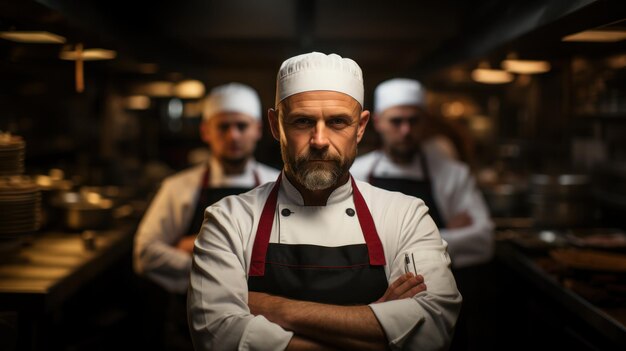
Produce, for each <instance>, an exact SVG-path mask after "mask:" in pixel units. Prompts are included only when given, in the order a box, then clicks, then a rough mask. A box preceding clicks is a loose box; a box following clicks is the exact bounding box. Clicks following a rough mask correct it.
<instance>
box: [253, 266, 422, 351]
mask: <svg viewBox="0 0 626 351" xmlns="http://www.w3.org/2000/svg"><path fill="white" fill-rule="evenodd" d="M424 290H426V285H425V284H424V278H423V277H422V276H421V275H417V276H416V275H414V274H413V273H406V274H404V275H402V276H400V277H399V278H398V279H397V280H396V281H395V282H393V283H392V284H391V285H390V286H389V287H388V288H387V291H386V292H385V294H384V295H383V296H382V297H381V298H380V299H378V300H377V301H376V302H377V303H378V302H385V301H391V300H398V299H404V298H410V297H412V296H414V295H415V294H417V293H419V292H421V291H424ZM248 306H249V307H250V311H251V313H252V314H254V315H263V316H264V317H265V318H267V319H268V320H270V321H272V322H274V323H276V324H278V325H280V326H281V327H283V328H284V329H287V330H290V331H293V332H294V336H293V338H292V339H291V341H290V342H289V345H288V346H287V350H336V349H354V350H384V349H387V348H388V341H387V337H386V336H385V333H384V331H383V329H382V327H381V325H380V323H379V322H378V320H377V319H376V316H375V315H374V312H373V311H372V310H371V308H370V307H369V306H337V305H328V304H321V303H315V302H308V301H299V300H291V299H287V298H284V297H279V296H274V295H269V294H265V293H258V292H250V293H249V294H248Z"/></svg>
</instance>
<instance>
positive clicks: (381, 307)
mask: <svg viewBox="0 0 626 351" xmlns="http://www.w3.org/2000/svg"><path fill="white" fill-rule="evenodd" d="M369 307H370V308H371V309H372V311H374V315H376V318H377V319H378V322H379V323H380V325H381V326H382V327H383V330H384V331H385V335H387V340H389V345H390V346H391V347H392V348H393V349H400V348H402V346H403V345H404V343H405V341H406V340H407V338H408V337H409V336H410V335H411V333H412V332H413V330H414V329H415V327H416V326H417V325H418V324H419V323H420V322H422V321H423V320H424V317H423V316H422V313H421V311H420V308H419V304H418V303H417V302H416V301H415V300H413V299H401V300H394V301H387V302H382V303H373V304H370V305H369Z"/></svg>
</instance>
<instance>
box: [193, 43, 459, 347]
mask: <svg viewBox="0 0 626 351" xmlns="http://www.w3.org/2000/svg"><path fill="white" fill-rule="evenodd" d="M275 103H276V106H275V108H274V109H270V111H269V121H270V126H271V130H272V134H273V136H274V138H275V139H277V140H278V141H279V142H280V145H281V153H282V158H283V161H284V167H283V172H282V174H281V175H280V176H279V177H278V178H277V179H276V181H275V182H272V183H268V184H265V185H262V186H261V187H259V188H257V189H255V190H253V191H251V192H249V193H247V194H245V195H240V196H235V197H228V198H226V199H224V200H222V201H220V202H218V203H216V204H215V205H213V206H211V207H209V208H208V209H207V211H206V213H205V218H207V220H206V221H205V223H204V225H203V227H202V231H201V233H200V235H199V236H198V239H197V240H196V247H195V250H194V252H195V256H194V264H193V268H192V273H191V284H190V293H189V298H190V300H189V311H188V312H189V316H190V321H191V332H192V338H193V340H194V344H195V346H196V348H197V349H213V348H219V349H237V348H246V349H247V348H253V349H256V350H284V349H286V348H287V347H288V346H289V348H293V349H300V348H311V349H322V348H324V349H326V348H332V349H348V350H356V349H366V348H367V349H387V348H390V347H391V348H398V349H401V348H404V349H417V348H418V347H419V348H420V349H426V350H429V349H433V350H435V349H437V350H439V349H443V348H445V347H446V346H447V345H448V343H449V340H450V333H451V330H453V325H454V322H455V320H456V317H457V313H458V310H459V307H460V301H461V297H460V295H459V294H458V291H457V290H456V287H455V285H454V278H453V277H452V273H451V272H450V267H449V263H450V261H449V257H448V255H447V253H446V247H445V243H444V242H443V241H442V240H441V237H440V236H439V233H438V231H437V228H436V226H435V225H434V223H433V221H432V219H431V218H430V217H429V216H428V215H427V209H426V207H425V206H424V204H423V203H422V202H420V201H419V200H417V199H415V198H413V197H409V196H405V195H402V194H400V193H391V192H387V191H385V190H382V189H378V188H374V187H372V186H370V185H369V184H367V183H364V182H357V181H355V180H354V179H352V177H351V176H350V173H349V172H348V169H349V168H350V166H351V164H352V162H353V160H354V158H355V156H356V152H357V144H358V143H359V141H360V140H361V138H362V136H363V133H364V130H365V127H366V125H367V122H368V120H369V111H366V110H363V77H362V73H361V69H360V67H359V66H358V65H357V64H356V62H354V61H353V60H350V59H347V58H342V57H341V56H339V55H336V54H330V55H326V54H322V53H319V52H313V53H309V54H304V55H299V56H295V57H292V58H290V59H288V60H286V61H285V62H283V64H282V65H281V67H280V69H279V72H278V75H277V80H276V101H275ZM216 267H219V269H218V268H216ZM424 282H426V284H428V289H426V286H425V285H424ZM390 284H391V285H390Z"/></svg>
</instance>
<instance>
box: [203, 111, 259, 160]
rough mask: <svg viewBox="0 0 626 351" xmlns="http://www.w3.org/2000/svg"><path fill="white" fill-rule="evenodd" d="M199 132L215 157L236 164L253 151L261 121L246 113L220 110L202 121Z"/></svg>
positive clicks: (257, 139) (248, 156) (246, 158)
mask: <svg viewBox="0 0 626 351" xmlns="http://www.w3.org/2000/svg"><path fill="white" fill-rule="evenodd" d="M200 134H201V136H202V140H204V142H206V143H207V144H208V145H209V147H210V148H211V154H212V155H213V156H214V157H215V158H217V159H218V160H220V161H221V162H225V163H233V164H236V163H240V162H245V161H247V160H248V158H250V157H251V156H252V154H253V153H254V149H255V147H256V143H257V142H258V141H259V139H260V138H261V123H259V122H258V121H257V120H256V119H255V118H253V117H251V116H248V115H246V114H242V113H233V112H222V113H219V114H217V115H215V116H213V117H211V118H210V119H209V120H207V121H204V122H202V125H201V128H200Z"/></svg>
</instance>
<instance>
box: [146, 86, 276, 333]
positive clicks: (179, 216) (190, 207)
mask: <svg viewBox="0 0 626 351" xmlns="http://www.w3.org/2000/svg"><path fill="white" fill-rule="evenodd" d="M204 102H205V104H204V111H203V120H202V122H201V124H200V134H201V137H202V140H204V141H205V142H206V144H207V145H208V146H209V148H210V156H209V159H208V160H206V161H204V162H202V163H200V164H198V165H195V166H193V167H191V168H188V169H185V170H182V171H180V172H178V173H176V174H174V175H172V176H170V177H168V178H166V179H165V180H164V181H163V182H162V184H161V187H160V188H159V191H158V193H157V194H156V196H155V197H154V199H153V201H152V203H151V204H150V207H149V209H148V211H147V212H146V214H145V216H144V218H143V219H142V221H141V223H140V225H139V229H138V231H137V233H136V236H135V250H134V266H135V270H136V271H137V273H139V274H140V275H142V276H144V277H146V278H147V279H149V280H151V281H152V282H154V283H156V284H157V285H158V286H160V287H161V288H162V289H164V290H165V291H167V292H169V293H171V294H172V295H173V296H174V297H173V298H171V299H170V301H172V302H176V301H182V302H180V303H178V304H172V305H171V306H149V308H151V309H164V310H166V311H168V312H167V313H170V312H171V313H172V315H169V314H167V315H166V318H168V319H169V321H168V323H175V324H179V328H177V329H175V330H183V331H186V330H187V329H188V327H187V320H186V317H184V316H186V313H185V312H186V307H185V303H184V299H185V296H186V293H187V287H188V285H189V271H190V269H191V251H192V249H193V242H194V240H195V238H196V235H197V233H198V231H199V230H200V227H201V226H202V221H203V219H204V210H205V209H206V207H207V206H209V205H211V204H212V203H214V202H216V201H218V200H220V199H221V198H223V197H225V196H227V195H233V194H239V193H242V192H245V191H248V190H250V189H252V188H254V187H255V186H257V185H260V184H262V183H265V182H268V181H272V180H275V179H276V177H277V176H278V174H279V171H278V170H276V169H274V168H271V167H268V166H266V165H264V164H261V163H259V162H256V161H255V160H254V157H253V153H254V150H255V147H256V143H257V141H258V140H259V138H260V137H261V102H260V100H259V97H258V95H257V93H256V91H255V90H254V89H252V88H251V87H249V86H247V85H244V84H241V83H229V84H225V85H221V86H218V87H215V88H213V89H212V90H211V92H210V93H209V95H208V97H207V98H206V99H205V101H204ZM147 301H148V300H147ZM156 314H157V315H164V314H163V313H161V314H159V313H156ZM181 316H183V317H184V318H181ZM162 323H165V321H162ZM157 337H161V335H160V334H158V335H157ZM163 338H164V339H165V340H164V341H163V342H167V341H168V339H172V338H174V339H176V340H183V341H184V340H187V341H188V343H189V345H191V339H190V337H189V334H188V333H187V332H184V333H182V334H181V335H176V336H172V335H165V336H163ZM157 344H158V343H157ZM163 345H167V344H163Z"/></svg>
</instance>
